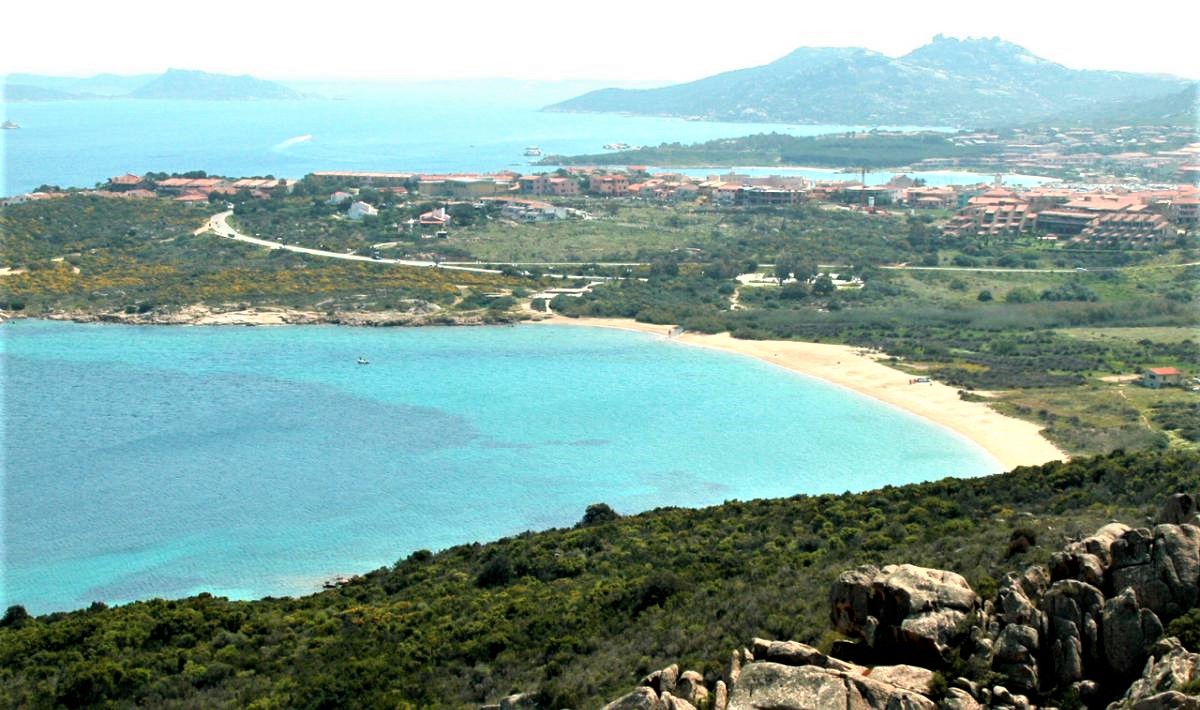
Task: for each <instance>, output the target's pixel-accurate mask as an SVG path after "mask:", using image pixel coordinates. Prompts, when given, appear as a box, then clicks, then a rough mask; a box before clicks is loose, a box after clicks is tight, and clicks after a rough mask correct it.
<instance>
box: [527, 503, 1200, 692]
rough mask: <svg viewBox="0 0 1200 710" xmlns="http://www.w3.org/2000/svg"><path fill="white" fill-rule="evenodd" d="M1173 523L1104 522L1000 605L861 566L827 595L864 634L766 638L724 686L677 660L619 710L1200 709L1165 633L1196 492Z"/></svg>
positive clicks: (1198, 553) (1184, 597)
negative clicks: (1065, 705) (824, 642)
mask: <svg viewBox="0 0 1200 710" xmlns="http://www.w3.org/2000/svg"><path fill="white" fill-rule="evenodd" d="M1162 519H1163V522H1162V523H1160V524H1159V525H1157V526H1155V527H1154V528H1131V527H1129V526H1127V525H1123V524H1120V523H1112V524H1109V525H1105V526H1104V527H1102V528H1101V529H1100V530H1098V531H1096V533H1095V534H1093V535H1091V536H1089V537H1087V538H1084V539H1082V540H1078V541H1075V542H1072V543H1070V544H1068V545H1066V546H1065V547H1064V548H1063V549H1062V550H1061V551H1060V552H1058V553H1056V554H1054V555H1053V556H1052V558H1051V560H1050V563H1049V564H1048V565H1046V566H1033V567H1029V568H1028V569H1026V570H1025V571H1024V572H1022V573H1019V574H1018V573H1010V574H1008V575H1007V576H1005V578H1004V579H1003V581H1001V583H1000V584H999V586H998V591H997V593H996V596H995V598H994V599H991V600H988V601H987V602H986V603H984V602H982V601H981V600H980V598H979V596H978V595H977V594H976V593H975V592H974V591H973V590H972V589H971V587H970V586H969V585H968V584H967V582H966V580H965V579H963V577H961V576H960V575H958V574H955V573H953V572H949V571H945V570H936V569H927V568H923V567H916V566H913V565H889V566H886V567H883V568H877V567H872V566H864V567H859V568H857V569H854V570H849V571H847V572H844V573H843V574H842V575H841V576H839V577H838V579H837V580H836V581H835V582H834V584H833V585H832V587H831V589H830V595H829V602H830V619H831V621H832V623H833V626H834V628H836V629H837V630H838V631H840V632H841V633H843V634H845V635H847V636H849V637H851V639H853V641H840V642H836V643H834V648H833V651H832V652H830V653H824V652H822V651H821V650H819V649H817V648H814V647H812V646H809V645H807V644H804V643H800V642H797V641H777V640H768V639H759V638H756V639H753V640H752V641H751V643H750V647H749V648H743V649H740V650H734V651H733V652H732V653H731V654H730V656H729V663H728V666H727V667H726V670H725V673H724V675H723V677H722V678H721V679H720V680H717V681H715V683H713V684H712V685H711V686H710V685H709V684H707V683H706V682H705V678H704V676H702V675H701V674H700V673H697V672H695V671H683V672H680V669H679V666H678V665H671V666H668V667H667V668H664V669H662V670H660V671H655V672H654V673H651V674H649V675H648V676H646V677H645V678H644V679H643V680H642V686H641V687H639V688H638V689H637V690H635V691H634V692H632V693H630V694H629V695H626V696H624V697H622V698H620V699H618V700H616V701H615V702H613V703H611V704H609V705H608V706H606V708H607V709H609V710H634V709H637V710H694V709H695V708H697V707H702V708H711V709H712V710H767V709H770V710H792V709H794V710H809V709H822V708H846V709H848V710H849V709H851V708H854V709H858V708H863V709H866V708H881V709H882V708H886V709H888V710H907V709H913V710H916V709H921V710H924V709H926V708H929V709H930V710H932V709H933V708H937V707H942V708H948V709H950V710H976V709H978V708H987V707H997V708H1001V707H1002V708H1035V707H1038V704H1039V703H1044V702H1051V703H1055V702H1059V701H1063V700H1066V699H1073V701H1078V702H1081V703H1083V704H1084V706H1085V707H1103V706H1104V705H1105V704H1107V703H1109V701H1113V702H1112V703H1111V704H1110V705H1108V707H1109V710H1134V709H1136V710H1159V709H1160V708H1161V709H1163V710H1165V709H1166V708H1190V709H1191V710H1200V654H1198V653H1192V652H1189V651H1188V650H1187V649H1185V648H1184V647H1183V646H1182V644H1181V643H1180V641H1179V640H1178V639H1175V638H1168V639H1164V638H1162V637H1163V634H1164V626H1165V625H1166V624H1167V623H1169V622H1170V621H1171V620H1172V619H1174V618H1177V617H1178V616H1180V615H1182V614H1184V613H1185V612H1187V611H1188V610H1189V609H1193V608H1196V607H1197V605H1198V603H1200V526H1198V525H1196V524H1193V523H1195V522H1198V518H1197V515H1196V505H1195V500H1194V499H1193V498H1192V497H1191V496H1188V495H1177V496H1173V497H1172V498H1171V499H1170V500H1168V501H1167V503H1166V504H1165V505H1164V506H1163V514H1162ZM951 668H954V669H958V671H959V672H961V673H964V674H965V675H966V676H969V677H957V674H952V673H951V671H950V669H951ZM964 669H965V670H964ZM997 677H999V678H1002V679H1003V680H1002V683H1001V684H996V678H997ZM514 697H519V696H514ZM1114 699H1115V701H1114ZM513 707H517V706H513Z"/></svg>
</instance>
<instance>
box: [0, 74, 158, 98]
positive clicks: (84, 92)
mask: <svg viewBox="0 0 1200 710" xmlns="http://www.w3.org/2000/svg"><path fill="white" fill-rule="evenodd" d="M156 76H157V75H155V74H132V75H121V74H96V75H95V76H87V77H78V76H47V75H44V74H9V75H8V76H7V77H5V83H6V84H7V85H8V86H9V87H12V86H15V85H20V86H26V87H32V88H37V89H44V90H48V91H52V92H56V93H58V94H65V95H66V97H61V96H59V97H55V98H58V99H61V98H95V97H97V96H124V95H125V94H128V93H129V92H130V91H133V90H134V89H136V88H138V87H139V86H142V85H144V84H146V83H147V82H149V81H151V80H153V79H154V78H155V77H156ZM30 93H31V94H32V92H30ZM24 100H27V101H40V100H44V99H24Z"/></svg>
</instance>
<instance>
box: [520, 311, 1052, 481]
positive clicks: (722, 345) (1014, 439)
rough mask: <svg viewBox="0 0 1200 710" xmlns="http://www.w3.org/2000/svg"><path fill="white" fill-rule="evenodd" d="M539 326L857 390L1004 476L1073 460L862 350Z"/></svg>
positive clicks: (631, 324) (1034, 429) (982, 407)
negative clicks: (763, 365)
mask: <svg viewBox="0 0 1200 710" xmlns="http://www.w3.org/2000/svg"><path fill="white" fill-rule="evenodd" d="M532 322H536V323H548V324H554V325H579V326H588V327H594V328H619V329H623V330H636V331H640V332H643V333H653V334H655V335H659V336H662V337H667V338H670V339H671V340H673V341H676V342H680V343H685V344H687V345H695V346H699V347H704V348H712V349H714V350H723V351H726V352H731V353H738V354H740V355H749V356H750V357H755V358H758V359H760V360H763V361H765V362H769V363H772V364H774V365H778V366H780V367H784V368H787V369H789V370H793V371H795V372H799V373H801V374H805V375H809V376H811V377H817V378H820V379H822V380H825V381H827V382H831V383H833V384H836V385H840V386H842V387H846V388H849V389H852V390H854V391H855V392H859V393H861V394H865V395H867V396H869V397H873V398H875V399H877V400H879V401H881V402H886V403H887V404H890V405H893V406H895V407H899V408H900V409H903V410H905V411H907V412H909V413H911V414H915V415H917V416H920V417H923V418H925V419H928V420H929V421H931V422H934V423H935V424H938V425H940V426H942V427H945V428H947V429H950V430H952V431H954V432H957V433H958V434H961V435H962V436H965V437H967V438H968V439H970V440H971V441H973V442H975V443H976V444H978V445H979V446H980V447H982V448H983V449H984V450H985V451H987V452H988V453H989V454H990V455H991V456H992V458H994V459H996V460H997V461H999V462H1000V463H1001V464H1002V465H1003V466H1004V468H1005V470H1008V469H1012V468H1015V467H1017V466H1032V465H1036V464H1042V463H1045V462H1047V461H1052V460H1055V459H1062V460H1065V459H1067V458H1068V457H1067V454H1065V453H1064V452H1063V451H1061V450H1060V449H1059V448H1058V447H1056V446H1054V444H1052V443H1051V442H1050V441H1048V440H1047V439H1046V438H1045V437H1043V436H1042V434H1041V431H1042V428H1041V427H1039V426H1038V425H1036V424H1034V423H1032V422H1027V421H1023V420H1021V419H1015V418H1013V417H1008V416H1005V415H1003V414H1000V413H999V412H997V411H995V410H994V409H992V408H991V407H989V406H988V405H987V404H986V403H983V402H967V401H964V400H962V399H960V398H959V396H958V390H956V389H955V388H953V387H950V386H949V385H945V384H942V383H940V382H931V383H921V384H911V380H912V379H913V378H912V375H909V374H907V373H904V372H901V371H899V370H896V369H893V368H891V367H888V366H887V365H885V364H883V363H882V362H879V360H877V359H876V357H874V356H872V355H869V354H866V353H864V352H863V351H862V349H861V348H856V347H853V346H849V345H831V344H827V343H806V342H799V341H792V340H739V339H737V338H734V337H732V336H731V335H729V334H728V333H720V334H718V335H704V334H700V333H681V334H677V335H672V334H671V331H672V330H673V328H674V327H673V326H669V325H654V324H651V323H640V322H638V321H635V320H632V319H629V318H568V317H566V316H561V315H551V316H549V317H546V318H542V319H540V320H537V321H532Z"/></svg>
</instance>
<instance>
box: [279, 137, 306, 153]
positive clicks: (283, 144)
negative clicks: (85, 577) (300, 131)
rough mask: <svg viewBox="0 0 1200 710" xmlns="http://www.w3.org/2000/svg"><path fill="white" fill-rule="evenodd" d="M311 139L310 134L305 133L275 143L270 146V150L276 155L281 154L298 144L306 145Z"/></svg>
mask: <svg viewBox="0 0 1200 710" xmlns="http://www.w3.org/2000/svg"><path fill="white" fill-rule="evenodd" d="M312 139H313V137H312V134H311V133H305V134H304V135H302V136H295V137H293V138H288V139H287V140H285V141H280V142H279V143H276V144H275V145H273V146H271V150H273V151H275V152H276V153H282V152H283V151H285V150H287V149H288V148H291V147H292V146H294V145H298V144H300V143H307V142H308V141H311V140H312Z"/></svg>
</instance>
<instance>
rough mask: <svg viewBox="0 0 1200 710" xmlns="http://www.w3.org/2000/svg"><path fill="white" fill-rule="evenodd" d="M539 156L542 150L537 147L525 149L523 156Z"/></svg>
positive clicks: (532, 146)
mask: <svg viewBox="0 0 1200 710" xmlns="http://www.w3.org/2000/svg"><path fill="white" fill-rule="evenodd" d="M541 154H542V149H541V148H539V147H537V146H536V145H531V146H529V147H528V148H526V149H525V155H528V156H538V155H541Z"/></svg>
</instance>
